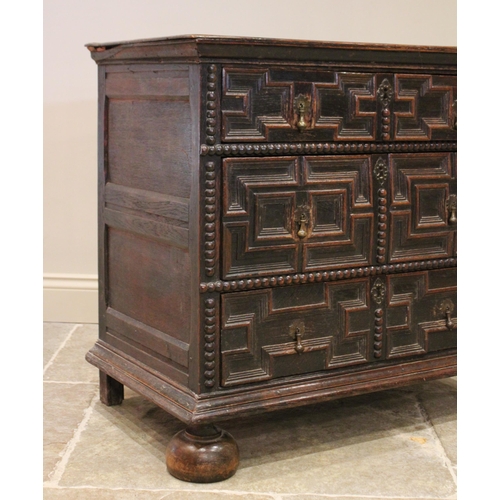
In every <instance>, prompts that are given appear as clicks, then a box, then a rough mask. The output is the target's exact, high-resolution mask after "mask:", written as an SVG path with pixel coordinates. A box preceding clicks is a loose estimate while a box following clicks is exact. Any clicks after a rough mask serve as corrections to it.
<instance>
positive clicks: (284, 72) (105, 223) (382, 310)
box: [87, 35, 458, 482]
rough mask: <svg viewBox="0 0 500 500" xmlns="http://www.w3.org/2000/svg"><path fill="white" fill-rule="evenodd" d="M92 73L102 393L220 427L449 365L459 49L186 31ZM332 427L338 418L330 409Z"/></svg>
mask: <svg viewBox="0 0 500 500" xmlns="http://www.w3.org/2000/svg"><path fill="white" fill-rule="evenodd" d="M88 48H89V50H90V51H91V55H92V58H93V59H94V60H95V61H96V63H97V64H98V75H99V156H98V157H99V161H98V169H99V207H98V208H99V291H100V293H99V297H100V302H99V308H100V309H99V310H100V313H99V339H98V340H97V342H96V344H95V345H94V347H93V348H92V349H91V350H90V351H89V353H88V354H87V360H88V361H89V362H90V363H92V364H93V365H95V366H96V367H97V368H98V369H99V371H100V390H101V401H102V402H103V403H104V404H107V405H111V404H119V403H120V402H121V401H122V399H123V385H127V386H129V387H130V388H132V389H133V390H135V391H136V392H138V393H139V394H141V395H143V396H144V397H146V398H148V399H150V400H151V401H153V402H154V403H155V404H157V405H158V406H159V407H161V408H163V409H164V410H166V411H167V412H169V413H171V414H172V415H174V416H176V417H177V418H179V419H180V420H182V421H183V422H185V423H186V424H187V428H186V430H185V431H183V432H181V433H179V434H178V435H177V436H176V437H174V439H173V440H172V442H171V443H170V444H169V446H168V450H167V467H168V470H169V471H170V472H171V474H173V475H174V476H175V477H178V478H180V479H183V480H186V481H195V482H213V481H220V480H223V479H225V478H227V477H230V476H231V475H232V474H234V473H235V471H236V469H237V467H238V447H237V445H236V443H235V442H234V440H233V439H232V437H231V436H229V435H228V434H227V433H225V432H224V431H222V430H220V429H219V428H218V427H216V426H215V424H216V423H217V422H219V421H221V420H224V419H227V418H233V417H238V416H243V415H246V416H248V415H253V414H256V413H259V412H261V411H269V410H273V409H279V408H288V407H293V406H298V405H304V404H310V403H317V402H320V401H326V400H329V399H331V398H338V397H347V396H352V395H355V394H362V393H366V392H371V391H378V390H383V389H389V388H393V387H399V386H401V385H404V384H410V383H414V382H419V381H423V380H431V379H435V378H439V377H446V376H451V375H455V374H456V328H457V319H456V318H457V300H456V266H457V259H456V241H457V214H458V212H457V190H456V185H457V155H456V149H457V144H456V133H457V132H456V125H457V116H456V110H457V105H456V102H457V87H456V49H455V48H452V47H417V46H415V47H413V46H395V45H376V44H375V45H371V44H349V43H335V42H308V41H297V40H273V39H263V38H234V37H218V36H198V35H192V36H181V37H170V38H164V39H154V40H137V41H130V42H113V43H94V44H89V45H88ZM332 418H335V417H334V416H332Z"/></svg>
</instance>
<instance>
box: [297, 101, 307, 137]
mask: <svg viewBox="0 0 500 500" xmlns="http://www.w3.org/2000/svg"><path fill="white" fill-rule="evenodd" d="M298 111H299V121H298V122H297V128H298V129H299V132H302V131H303V130H305V128H306V127H307V123H306V121H305V120H304V118H305V115H306V111H305V105H304V103H303V102H301V103H299V105H298Z"/></svg>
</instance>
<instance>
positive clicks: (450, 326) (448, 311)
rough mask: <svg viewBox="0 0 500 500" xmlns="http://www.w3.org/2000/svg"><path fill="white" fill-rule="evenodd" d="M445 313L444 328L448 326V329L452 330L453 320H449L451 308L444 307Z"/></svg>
mask: <svg viewBox="0 0 500 500" xmlns="http://www.w3.org/2000/svg"><path fill="white" fill-rule="evenodd" d="M445 315H446V328H448V330H453V321H452V320H451V310H450V308H449V307H448V308H446V311H445Z"/></svg>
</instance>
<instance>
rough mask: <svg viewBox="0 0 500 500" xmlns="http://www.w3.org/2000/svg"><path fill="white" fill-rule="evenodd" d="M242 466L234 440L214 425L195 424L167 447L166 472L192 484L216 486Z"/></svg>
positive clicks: (179, 434) (176, 436)
mask: <svg viewBox="0 0 500 500" xmlns="http://www.w3.org/2000/svg"><path fill="white" fill-rule="evenodd" d="M238 465H239V451H238V445H237V444H236V441H235V440H234V439H233V437H232V436H231V435H230V434H229V433H227V432H226V431H224V430H221V429H219V428H217V427H215V426H214V425H194V426H191V427H188V428H187V429H186V430H184V431H181V432H178V433H177V434H176V435H175V436H174V437H173V438H172V439H171V441H170V443H169V444H168V447H167V470H168V472H170V474H172V476H174V477H176V478H177V479H181V480H182V481H189V482H192V483H215V482H217V481H223V480H224V479H227V478H229V477H231V476H232V475H233V474H234V473H235V472H236V469H237V468H238Z"/></svg>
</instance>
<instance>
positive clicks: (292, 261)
mask: <svg viewBox="0 0 500 500" xmlns="http://www.w3.org/2000/svg"><path fill="white" fill-rule="evenodd" d="M222 170H223V173H222V179H223V180H222V184H223V203H222V239H223V255H222V264H223V265H222V274H223V278H224V279H227V278H234V277H240V276H241V277H249V276H261V275H266V274H278V273H297V272H306V271H310V270H326V269H339V268H345V267H350V266H365V265H369V264H372V263H373V261H374V249H373V241H374V204H373V192H372V191H373V179H372V157H371V156H370V155H360V156H357V155H352V156H315V157H275V158H226V159H224V160H223V164H222Z"/></svg>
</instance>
